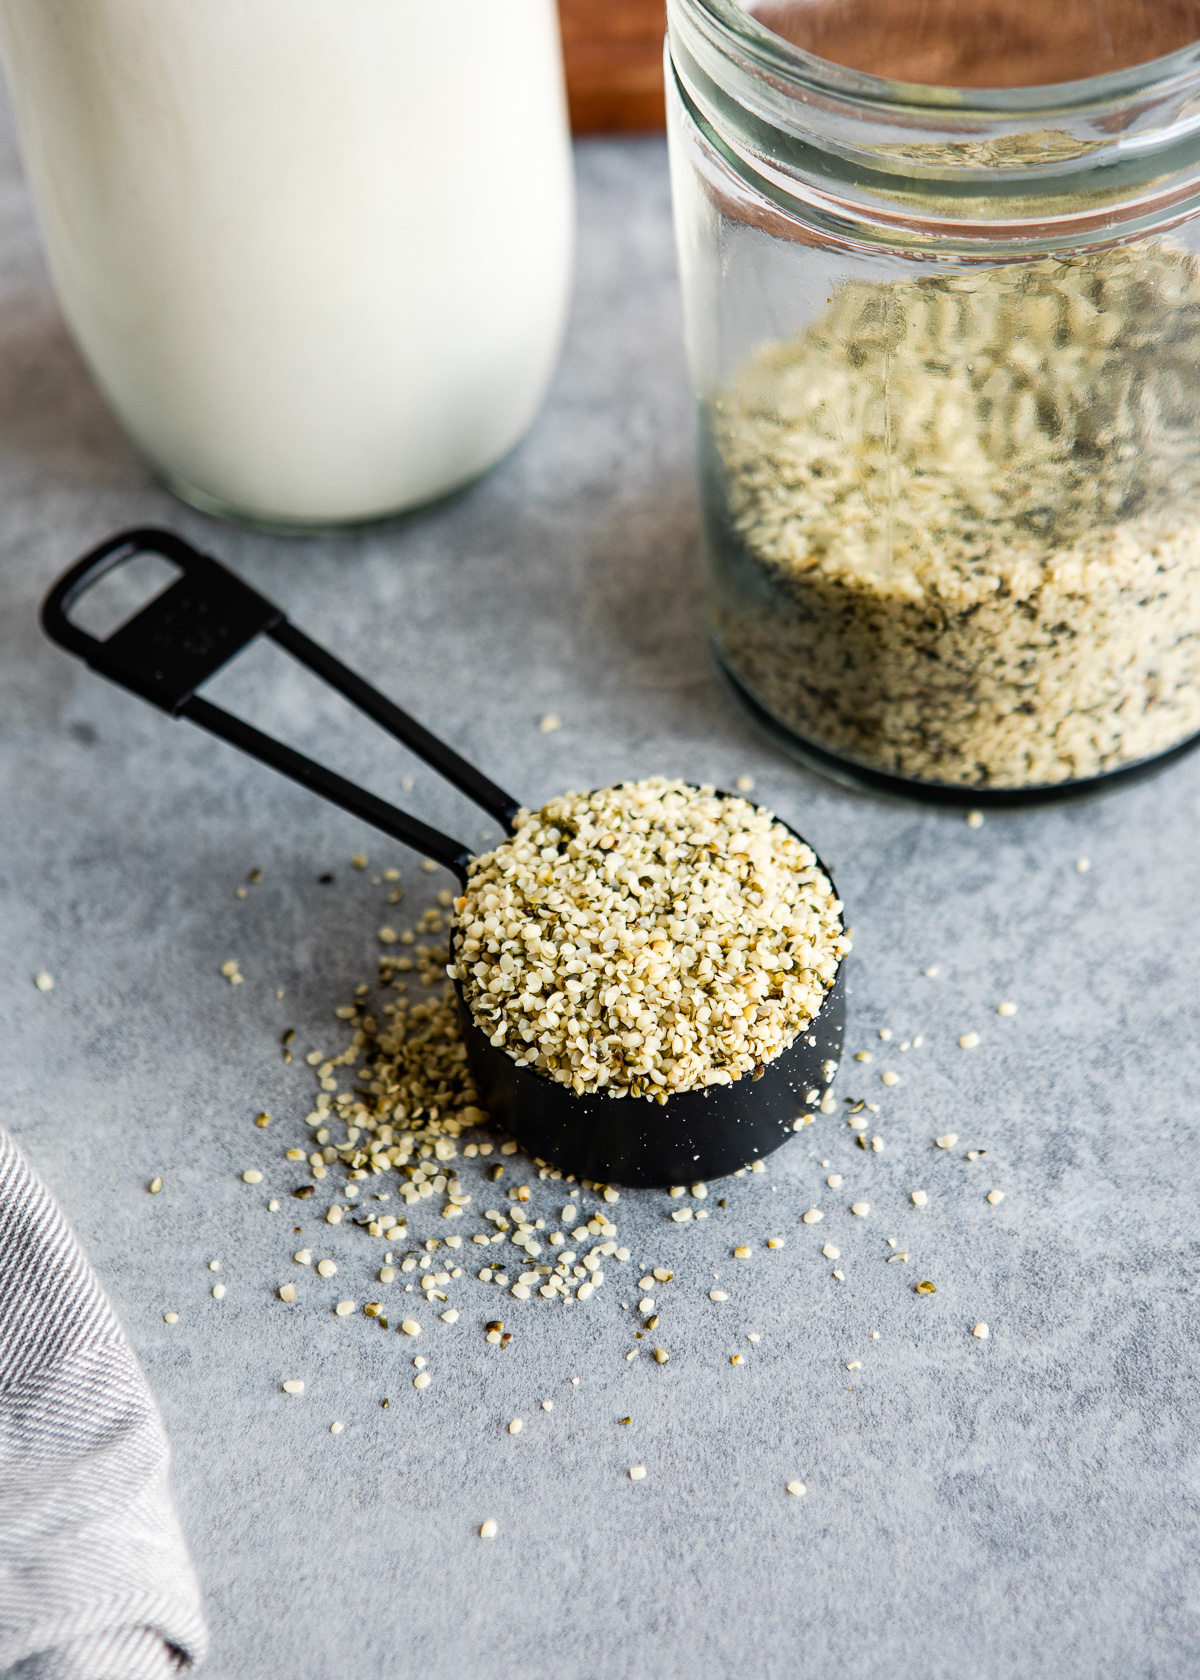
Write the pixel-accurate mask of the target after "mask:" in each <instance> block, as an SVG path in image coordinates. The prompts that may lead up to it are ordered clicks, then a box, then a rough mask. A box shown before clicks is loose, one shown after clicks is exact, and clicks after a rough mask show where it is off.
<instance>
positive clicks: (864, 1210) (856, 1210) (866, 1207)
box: [850, 1202, 871, 1219]
mask: <svg viewBox="0 0 1200 1680" xmlns="http://www.w3.org/2000/svg"><path fill="white" fill-rule="evenodd" d="M870 1211H871V1204H870V1202H851V1203H850V1212H851V1213H853V1214H856V1215H857V1217H858V1218H859V1219H865V1218H866V1217H867V1215H868V1214H869V1213H870Z"/></svg>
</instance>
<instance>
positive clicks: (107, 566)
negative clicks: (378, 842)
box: [40, 526, 519, 881]
mask: <svg viewBox="0 0 1200 1680" xmlns="http://www.w3.org/2000/svg"><path fill="white" fill-rule="evenodd" d="M147 553H148V554H158V555H161V556H162V558H163V559H165V560H167V561H169V562H170V563H171V564H172V565H174V566H176V567H178V569H179V571H180V574H181V575H180V576H179V577H178V578H177V579H176V580H175V581H174V582H173V583H171V584H169V585H168V587H167V588H166V589H164V590H163V591H162V592H161V593H160V594H158V595H156V596H155V597H154V599H153V600H151V601H149V602H148V603H147V604H146V606H144V607H143V608H142V609H141V611H140V612H138V613H135V614H134V616H133V617H132V618H130V619H129V620H128V621H127V622H126V623H124V624H122V625H121V626H120V627H119V628H118V629H117V630H114V631H113V633H112V635H111V636H108V637H107V638H106V639H104V640H103V641H101V640H100V639H99V638H98V637H96V636H92V635H90V634H89V633H88V632H87V631H86V630H83V629H81V628H80V627H79V626H78V625H77V624H75V623H73V622H72V620H71V618H70V612H71V609H72V607H74V606H75V605H77V604H78V602H79V601H80V600H81V599H82V597H83V596H84V595H85V594H86V593H87V591H88V590H89V589H90V588H92V586H93V585H94V584H96V583H98V582H99V581H100V579H101V578H102V577H104V576H105V575H106V574H107V573H109V572H111V571H112V570H114V568H115V567H117V566H120V565H123V564H124V563H125V562H126V561H128V560H132V559H133V558H134V556H135V555H138V554H147ZM40 618H41V624H42V628H43V630H44V631H45V633H46V635H47V636H48V637H49V638H50V640H51V641H52V642H56V643H57V644H58V646H59V647H61V648H65V649H66V650H67V652H68V653H74V654H76V655H78V656H79V657H80V658H82V659H83V660H85V661H86V662H87V664H88V665H89V666H90V668H91V669H92V670H93V671H98V672H99V673H100V674H101V675H102V676H105V677H108V678H110V679H111V681H113V682H116V683H119V684H120V685H121V686H122V687H123V688H128V689H130V690H131V691H132V692H133V693H134V694H138V695H140V696H141V697H142V699H143V700H148V701H150V703H151V704H152V705H155V706H158V707H160V708H161V709H162V710H163V711H165V712H169V713H170V714H171V715H172V716H173V717H186V718H188V719H190V721H191V722H193V723H195V724H198V725H199V726H200V727H201V728H202V729H207V730H209V731H210V733H212V734H214V735H219V736H220V737H221V738H222V740H225V741H228V742H229V743H230V744H231V745H233V746H236V747H239V748H240V749H241V750H242V751H243V752H246V753H249V754H250V755H251V756H252V757H254V758H257V759H259V760H260V761H261V762H262V763H264V764H269V765H270V766H271V767H272V768H273V769H275V770H278V771H280V772H281V773H282V774H283V775H285V776H290V777H291V778H292V780H293V781H297V782H300V783H302V784H303V785H304V786H305V787H308V788H311V789H312V790H313V792H315V793H319V794H321V795H322V797H323V798H325V799H329V800H331V801H332V802H333V803H334V804H336V805H341V806H342V807H343V808H344V809H345V810H348V811H352V812H353V813H354V814H355V815H356V816H359V817H361V818H363V819H364V820H365V821H366V822H369V823H372V824H373V825H374V826H375V827H376V828H381V829H383V831H384V832H385V833H387V834H391V835H393V836H394V837H395V838H396V839H398V840H403V841H404V842H405V844H407V845H410V846H413V847H414V848H415V849H416V850H418V851H423V852H425V853H427V854H428V855H429V856H430V857H433V858H436V859H437V861H438V862H439V863H441V864H444V865H445V867H446V868H447V869H450V870H453V872H454V873H455V874H456V875H457V876H458V878H459V879H460V881H465V880H466V869H467V864H468V862H469V861H470V852H469V851H468V849H467V848H466V847H465V846H463V845H461V844H460V843H459V842H458V841H457V840H452V839H450V837H449V836H448V835H445V834H442V833H441V832H440V831H439V830H437V829H435V828H430V827H429V826H428V825H427V824H426V823H423V822H420V821H419V820H418V819H417V818H416V817H410V816H409V815H408V814H407V812H404V811H401V810H399V809H398V808H397V807H396V806H394V805H389V804H388V803H387V801H386V800H383V799H379V798H377V797H376V796H375V795H374V794H372V793H368V792H367V791H366V790H365V789H363V788H360V787H357V786H356V785H355V784H354V783H353V782H349V781H347V780H346V779H345V778H344V777H342V776H338V775H336V774H335V773H334V772H333V771H332V770H328V769H326V768H325V766H324V765H321V764H318V763H316V761H315V760H314V759H311V758H306V757H305V756H304V755H303V754H302V753H297V752H293V751H292V749H291V748H290V747H286V746H284V745H283V743H282V742H280V741H276V740H275V739H274V738H273V737H272V736H270V735H264V734H263V733H262V732H261V731H260V730H257V729H254V728H253V727H252V726H251V725H250V724H248V723H245V722H243V720H242V719H241V718H236V717H234V716H233V715H232V714H231V713H229V712H225V711H222V709H221V708H220V707H219V706H214V705H212V704H211V703H210V702H209V701H207V700H204V699H202V698H201V697H200V696H199V695H198V694H197V693H196V690H197V689H198V688H199V687H200V685H201V684H202V683H203V682H206V681H207V680H208V678H209V677H211V676H213V675H215V673H216V672H217V671H219V670H220V669H221V667H222V666H223V665H224V664H226V663H227V662H228V661H229V660H230V659H232V658H233V656H234V655H235V654H236V653H239V652H240V651H241V650H242V649H243V648H245V647H246V646H248V645H249V643H250V642H252V641H253V640H254V639H255V637H256V636H259V635H261V634H263V633H266V634H267V635H269V636H271V637H272V639H273V640H274V641H276V642H278V644H279V645H280V646H281V647H282V648H285V649H286V650H287V651H288V652H289V653H291V654H292V655H293V657H294V658H296V659H298V660H300V661H301V662H302V663H303V664H304V665H306V666H308V667H309V669H310V670H312V671H313V672H315V673H316V675H317V676H319V677H321V678H322V679H323V680H324V681H325V682H327V683H329V684H330V685H331V686H332V687H334V688H336V689H337V690H338V691H339V692H340V693H341V694H344V695H345V696H346V698H347V699H348V700H350V701H352V702H353V704H354V705H356V706H357V707H358V708H359V709H360V710H361V711H364V712H366V713H367V715H368V716H369V717H371V718H373V719H374V720H375V721H376V722H377V723H379V724H380V725H381V726H382V727H383V728H384V729H386V730H388V731H389V733H390V734H392V735H394V736H396V737H397V738H398V739H399V740H401V741H403V742H404V743H405V744H406V745H407V746H408V747H410V748H411V749H412V750H413V751H414V752H415V753H416V754H417V755H418V756H419V757H421V758H423V759H424V760H425V761H426V763H427V764H429V765H430V766H431V767H432V768H433V769H434V770H437V771H438V772H439V774H441V775H442V776H444V777H445V778H446V779H447V780H448V781H450V782H452V783H453V784H454V785H455V786H456V787H458V788H460V789H461V790H462V792H463V793H465V794H466V795H467V797H468V798H469V799H473V800H474V801H475V803H476V804H478V805H480V806H481V807H482V808H483V809H484V810H486V811H487V812H488V813H489V814H490V815H491V816H493V817H495V818H496V819H497V820H498V821H499V822H501V823H502V824H503V826H504V828H505V830H506V831H507V832H509V833H511V832H512V820H513V818H514V816H515V815H516V812H517V810H518V809H519V807H518V805H517V802H516V800H515V799H513V798H511V796H510V795H508V794H506V793H505V792H504V791H503V789H502V788H498V787H497V786H496V784H495V783H494V782H491V781H489V780H488V779H487V777H486V776H483V775H481V774H480V772H479V771H478V770H476V769H475V767H474V766H473V765H472V764H469V763H468V762H467V760H466V759H464V758H460V757H459V755H458V754H457V753H456V752H454V751H453V750H452V748H450V747H448V746H447V745H446V743H445V742H444V741H441V740H439V739H438V737H437V736H436V735H433V734H431V733H430V732H429V730H427V729H426V728H425V727H424V726H423V725H422V724H419V723H418V722H417V721H416V719H415V718H411V717H409V715H408V713H407V712H405V711H403V710H402V709H401V708H400V707H399V706H397V705H395V704H394V703H393V702H392V701H391V700H389V699H387V697H386V696H385V695H382V694H380V693H379V691H378V690H377V689H374V688H372V687H371V685H370V684H369V683H367V682H364V681H363V679H362V678H361V677H359V676H357V675H356V674H355V673H354V672H353V671H351V670H350V669H349V668H348V667H347V666H345V665H343V664H342V663H341V661H340V660H337V659H335V658H334V657H333V655H332V654H331V653H328V652H327V651H326V649H324V648H322V647H321V646H319V644H318V643H316V642H314V641H312V640H311V639H310V638H309V637H308V636H306V635H304V633H303V632H302V631H300V630H297V629H296V627H295V626H294V625H292V624H289V623H288V620H287V618H286V617H285V616H284V614H283V613H282V612H281V611H280V609H279V608H278V607H276V606H273V605H272V604H271V602H270V601H267V600H265V599H264V598H263V596H261V595H259V594H258V592H257V591H256V590H253V589H251V588H250V586H249V585H248V584H245V583H243V582H242V580H241V579H240V578H238V577H235V575H234V574H233V573H232V572H230V571H228V570H227V569H226V567H224V566H222V565H221V564H220V562H219V561H217V560H213V559H212V558H211V557H210V556H209V555H207V554H201V553H200V551H199V550H198V549H195V548H193V547H192V546H191V544H190V543H188V542H185V541H184V539H183V538H182V537H177V536H175V534H174V533H173V532H171V531H162V530H158V529H156V528H153V527H148V526H147V527H139V528H137V529H135V530H130V531H122V532H119V533H118V534H117V535H116V536H114V537H110V538H109V539H108V541H107V542H103V543H101V544H100V545H99V547H97V548H94V549H92V550H91V552H90V553H88V554H85V555H84V556H83V558H82V559H81V560H79V561H77V562H76V564H75V565H74V566H72V567H71V568H70V570H69V571H67V572H64V574H63V575H62V577H61V578H59V579H58V581H57V582H56V583H55V584H54V585H53V586H52V588H51V589H50V591H49V592H48V594H47V595H46V598H45V600H44V601H43V602H42V607H41V614H40Z"/></svg>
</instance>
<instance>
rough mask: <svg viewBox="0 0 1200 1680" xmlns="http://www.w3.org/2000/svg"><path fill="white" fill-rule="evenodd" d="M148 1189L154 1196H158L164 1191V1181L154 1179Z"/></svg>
mask: <svg viewBox="0 0 1200 1680" xmlns="http://www.w3.org/2000/svg"><path fill="white" fill-rule="evenodd" d="M146 1188H147V1190H149V1192H150V1194H151V1195H152V1196H157V1195H158V1192H159V1191H160V1190H161V1189H162V1179H161V1178H152V1179H151V1180H150V1182H149V1184H147V1186H146Z"/></svg>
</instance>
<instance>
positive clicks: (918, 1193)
mask: <svg viewBox="0 0 1200 1680" xmlns="http://www.w3.org/2000/svg"><path fill="white" fill-rule="evenodd" d="M908 1199H909V1201H910V1202H911V1203H912V1205H913V1206H914V1207H917V1208H923V1207H927V1206H928V1204H929V1196H928V1194H927V1192H926V1191H924V1190H914V1191H913V1193H912V1195H911V1196H910V1197H909V1198H908Z"/></svg>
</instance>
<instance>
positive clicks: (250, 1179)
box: [242, 1167, 262, 1184]
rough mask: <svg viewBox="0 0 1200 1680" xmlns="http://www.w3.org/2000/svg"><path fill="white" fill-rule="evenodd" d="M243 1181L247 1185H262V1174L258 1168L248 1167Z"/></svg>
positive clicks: (243, 1175)
mask: <svg viewBox="0 0 1200 1680" xmlns="http://www.w3.org/2000/svg"><path fill="white" fill-rule="evenodd" d="M242 1179H243V1181H244V1182H245V1183H246V1184H261V1183H262V1174H261V1173H260V1172H259V1170H258V1168H257V1167H247V1169H246V1171H245V1172H244V1173H243V1174H242Z"/></svg>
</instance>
